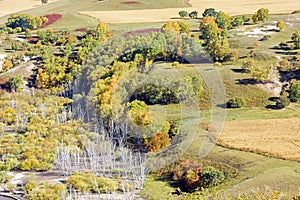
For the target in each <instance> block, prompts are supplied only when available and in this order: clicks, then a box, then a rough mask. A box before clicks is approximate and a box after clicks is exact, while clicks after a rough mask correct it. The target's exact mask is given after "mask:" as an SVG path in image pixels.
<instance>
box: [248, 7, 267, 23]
mask: <svg viewBox="0 0 300 200" xmlns="http://www.w3.org/2000/svg"><path fill="white" fill-rule="evenodd" d="M268 19H269V10H268V9H266V8H261V9H259V10H258V11H257V12H255V13H254V15H253V16H252V21H253V23H257V22H264V21H266V20H268Z"/></svg>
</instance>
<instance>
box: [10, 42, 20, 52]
mask: <svg viewBox="0 0 300 200" xmlns="http://www.w3.org/2000/svg"><path fill="white" fill-rule="evenodd" d="M18 49H19V45H18V44H17V43H16V42H13V43H11V50H14V51H17V50H18Z"/></svg>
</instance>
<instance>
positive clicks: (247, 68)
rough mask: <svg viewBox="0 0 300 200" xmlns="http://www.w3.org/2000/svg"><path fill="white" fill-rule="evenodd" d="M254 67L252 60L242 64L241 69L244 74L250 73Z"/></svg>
mask: <svg viewBox="0 0 300 200" xmlns="http://www.w3.org/2000/svg"><path fill="white" fill-rule="evenodd" d="M255 65H256V63H255V61H254V59H248V60H246V61H244V62H243V65H242V69H243V70H244V72H246V73H250V72H251V70H252V68H253V67H254V66H255Z"/></svg>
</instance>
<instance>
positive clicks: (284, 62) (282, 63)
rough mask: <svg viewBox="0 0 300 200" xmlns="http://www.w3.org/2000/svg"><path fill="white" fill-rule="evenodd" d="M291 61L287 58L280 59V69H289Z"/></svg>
mask: <svg viewBox="0 0 300 200" xmlns="http://www.w3.org/2000/svg"><path fill="white" fill-rule="evenodd" d="M290 67H291V63H290V62H289V61H288V60H287V59H282V60H281V61H279V69H280V70H287V69H290Z"/></svg>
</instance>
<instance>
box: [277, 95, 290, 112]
mask: <svg viewBox="0 0 300 200" xmlns="http://www.w3.org/2000/svg"><path fill="white" fill-rule="evenodd" d="M288 105H290V100H289V99H288V98H287V97H286V96H280V97H279V99H278V100H277V101H276V105H275V106H276V109H283V108H285V107H287V106H288Z"/></svg>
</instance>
